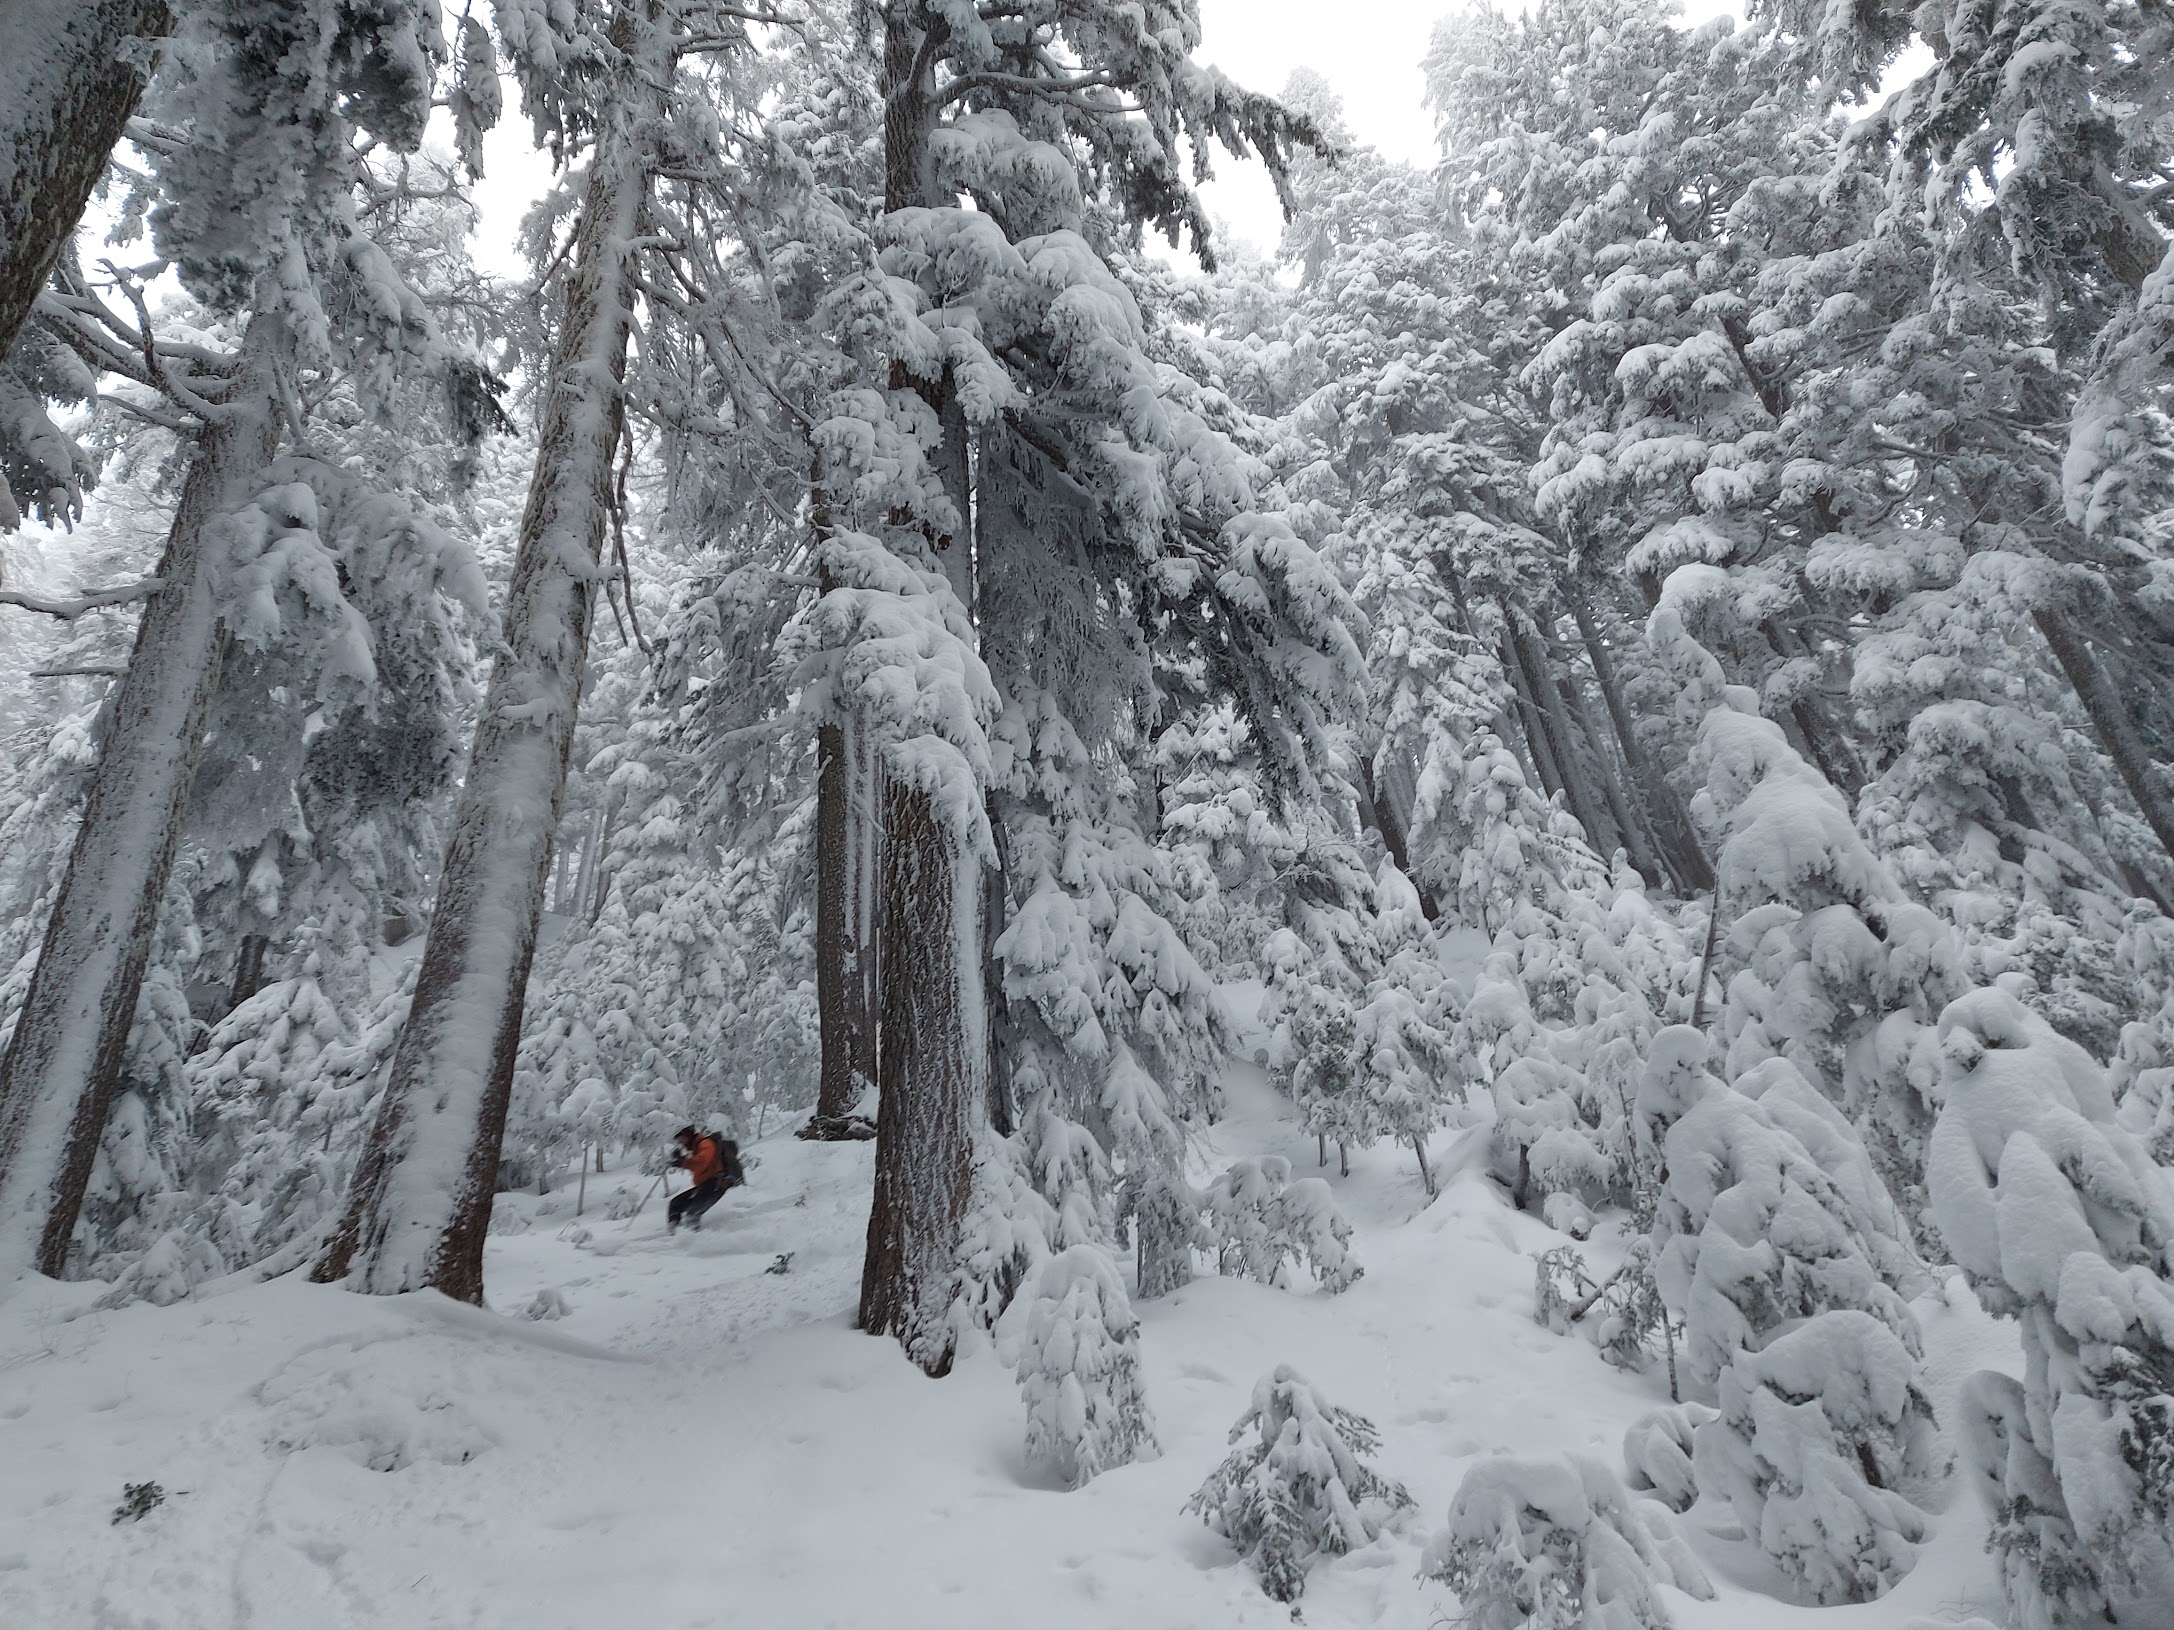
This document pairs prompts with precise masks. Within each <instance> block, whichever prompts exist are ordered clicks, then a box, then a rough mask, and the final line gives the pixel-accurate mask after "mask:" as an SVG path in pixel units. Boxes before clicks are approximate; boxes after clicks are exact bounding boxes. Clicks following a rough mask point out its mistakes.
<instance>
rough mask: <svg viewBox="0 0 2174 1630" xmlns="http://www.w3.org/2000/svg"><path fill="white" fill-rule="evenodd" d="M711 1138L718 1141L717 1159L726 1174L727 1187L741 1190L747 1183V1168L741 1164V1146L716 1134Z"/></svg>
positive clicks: (713, 1133)
mask: <svg viewBox="0 0 2174 1630" xmlns="http://www.w3.org/2000/svg"><path fill="white" fill-rule="evenodd" d="M710 1136H711V1137H713V1138H715V1139H716V1140H717V1159H718V1161H719V1162H720V1165H721V1170H722V1171H723V1173H724V1179H725V1187H726V1188H728V1189H736V1188H739V1187H740V1186H741V1185H742V1184H744V1183H745V1182H746V1181H747V1168H746V1167H745V1166H743V1165H741V1164H740V1146H739V1145H738V1144H737V1143H734V1142H733V1141H732V1140H731V1139H730V1138H728V1137H722V1136H720V1135H719V1134H717V1133H715V1132H712V1133H711V1134H710Z"/></svg>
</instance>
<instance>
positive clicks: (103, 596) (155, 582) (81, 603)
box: [0, 577, 166, 623]
mask: <svg viewBox="0 0 2174 1630" xmlns="http://www.w3.org/2000/svg"><path fill="white" fill-rule="evenodd" d="M165 586H166V584H165V581H164V580H163V579H161V578H156V577H147V578H145V579H144V580H143V581H142V582H140V583H117V584H115V585H114V586H113V587H112V588H110V589H89V590H86V591H85V592H84V593H82V594H78V595H75V596H74V597H72V598H69V599H60V600H56V599H52V598H50V597H48V596H46V595H43V594H26V593H24V592H23V591H22V590H20V589H0V606H17V607H20V608H21V609H22V610H24V611H35V612H37V613H38V614H39V615H40V616H44V617H58V618H59V619H60V620H61V621H62V622H64V623H72V622H74V621H75V620H76V619H77V618H78V617H80V616H82V615H83V614H84V613H85V612H86V611H103V610H104V609H106V608H107V607H108V606H125V605H128V604H129V603H131V602H132V601H136V600H148V599H149V598H150V597H151V596H152V595H154V594H156V593H158V591H159V590H160V589H162V588H164V587H165Z"/></svg>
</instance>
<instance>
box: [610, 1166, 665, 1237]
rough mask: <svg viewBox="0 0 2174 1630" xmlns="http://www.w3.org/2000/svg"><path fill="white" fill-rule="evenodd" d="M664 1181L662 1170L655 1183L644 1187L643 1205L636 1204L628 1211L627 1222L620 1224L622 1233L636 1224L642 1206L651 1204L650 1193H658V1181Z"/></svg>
mask: <svg viewBox="0 0 2174 1630" xmlns="http://www.w3.org/2000/svg"><path fill="white" fill-rule="evenodd" d="M663 1181H664V1173H662V1172H659V1173H657V1177H656V1182H653V1183H651V1184H650V1185H649V1187H648V1188H646V1189H644V1190H643V1191H642V1203H641V1205H638V1206H636V1207H635V1208H634V1209H633V1210H632V1211H630V1212H628V1213H627V1220H626V1221H625V1222H623V1223H621V1224H620V1225H619V1232H620V1233H622V1234H623V1233H625V1232H626V1231H627V1230H628V1229H630V1228H632V1227H633V1226H634V1219H635V1218H637V1217H639V1216H640V1215H641V1214H642V1208H643V1206H646V1205H648V1204H649V1197H650V1195H652V1194H654V1193H656V1192H657V1183H661V1182H663Z"/></svg>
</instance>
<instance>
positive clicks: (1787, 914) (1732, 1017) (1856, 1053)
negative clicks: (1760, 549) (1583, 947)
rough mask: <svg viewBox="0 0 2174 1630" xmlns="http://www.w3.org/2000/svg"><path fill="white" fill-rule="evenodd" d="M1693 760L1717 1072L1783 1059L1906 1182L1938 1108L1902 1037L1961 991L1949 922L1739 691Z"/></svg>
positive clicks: (1711, 716) (1712, 719)
mask: <svg viewBox="0 0 2174 1630" xmlns="http://www.w3.org/2000/svg"><path fill="white" fill-rule="evenodd" d="M1686 569H1688V568H1686ZM1656 615H1659V614H1658V613H1657V614H1656ZM1695 764H1696V767H1697V768H1698V769H1699V770H1701V771H1702V772H1703V774H1704V778H1705V789H1704V790H1703V791H1702V792H1701V793H1700V794H1699V795H1698V797H1697V798H1696V799H1695V800H1694V801H1693V805H1692V810H1693V813H1694V815H1696V816H1697V817H1698V819H1699V820H1700V822H1701V823H1702V824H1704V825H1705V826H1706V827H1707V828H1708V830H1709V831H1710V832H1712V833H1713V834H1714V836H1715V838H1716V839H1717V840H1718V841H1717V843H1716V848H1717V850H1718V854H1717V858H1716V862H1715V868H1716V871H1717V873H1718V875H1719V878H1720V908H1721V911H1722V914H1723V917H1722V920H1723V922H1724V924H1725V925H1726V926H1727V933H1726V936H1725V938H1724V940H1723V948H1724V955H1723V957H1722V959H1721V965H1720V970H1719V971H1720V975H1721V977H1722V978H1723V980H1724V982H1725V989H1726V992H1727V995H1726V999H1725V1000H1724V1002H1723V1004H1722V1009H1721V1015H1720V1024H1721V1034H1722V1037H1723V1041H1724V1046H1725V1051H1726V1059H1727V1064H1726V1072H1725V1073H1726V1074H1727V1075H1728V1076H1729V1077H1730V1078H1731V1079H1732V1080H1733V1079H1735V1078H1736V1077H1738V1076H1740V1075H1742V1074H1743V1073H1744V1072H1745V1071H1747V1070H1749V1069H1751V1068H1752V1067H1753V1066H1754V1065H1756V1064H1758V1063H1759V1062H1760V1061H1762V1060H1764V1059H1768V1058H1785V1059H1787V1060H1789V1061H1790V1062H1791V1063H1792V1064H1794V1065H1795V1066H1796V1067H1797V1068H1798V1069H1799V1070H1801V1071H1802V1072H1803V1074H1804V1075H1805V1077H1806V1078H1807V1079H1808V1080H1810V1081H1812V1082H1813V1083H1814V1084H1816V1085H1817V1086H1818V1087H1819V1088H1820V1089H1821V1090H1822V1091H1823V1092H1825V1093H1826V1094H1827V1095H1828V1096H1829V1097H1830V1098H1832V1099H1833V1100H1834V1101H1835V1102H1836V1103H1837V1104H1839V1105H1841V1106H1842V1108H1843V1109H1844V1110H1845V1111H1846V1112H1847V1113H1848V1114H1849V1115H1850V1116H1851V1118H1852V1119H1853V1120H1855V1121H1856V1122H1857V1124H1858V1126H1859V1127H1860V1128H1861V1129H1863V1131H1864V1133H1865V1135H1866V1137H1867V1139H1868V1141H1870V1142H1871V1143H1872V1145H1873V1147H1874V1148H1875V1150H1876V1151H1877V1152H1878V1153H1879V1155H1880V1157H1881V1160H1882V1163H1883V1167H1884V1171H1885V1176H1886V1178H1887V1180H1888V1182H1889V1184H1890V1185H1891V1186H1893V1185H1902V1186H1909V1185H1914V1183H1915V1182H1916V1179H1917V1175H1918V1172H1919V1170H1920V1169H1921V1167H1922V1165H1923V1160H1924V1140H1925V1135H1926V1133H1927V1132H1928V1131H1929V1130H1930V1127H1931V1123H1932V1106H1931V1104H1930V1102H1929V1101H1928V1099H1927V1098H1926V1096H1925V1090H1924V1089H1925V1087H1926V1085H1927V1083H1926V1082H1925V1081H1924V1080H1923V1079H1922V1077H1921V1075H1919V1074H1917V1073H1913V1072H1912V1071H1911V1070H1910V1069H1909V1068H1908V1067H1907V1066H1908V1060H1909V1058H1910V1053H1911V1050H1910V1048H1909V1046H1908V1039H1909V1034H1910V1033H1915V1032H1921V1031H1922V1030H1923V1029H1924V1028H1925V1027H1927V1026H1929V1025H1930V1024H1931V1022H1932V1020H1933V1017H1934V1015H1935V1014H1936V1013H1937V1012H1938V1011H1939V1008H1940V1006H1941V1004H1942V1003H1944V1002H1946V1001H1948V1000H1949V999H1951V998H1952V997H1954V996H1956V995H1959V994H1960V993H1961V990H1962V969H1961V954H1960V949H1959V947H1958V945H1957V943H1956V940H1955V937H1954V934H1953V933H1952V931H1951V930H1950V929H1949V928H1948V926H1947V925H1946V924H1945V923H1943V922H1942V921H1941V920H1940V919H1939V918H1938V917H1936V916H1934V914H1933V913H1932V912H1931V911H1929V910H1927V909H1926V908H1925V907H1923V906H1920V905H1917V904H1915V903H1913V902H1912V901H1910V900H1909V899H1908V898H1907V897H1906V896H1905V895H1904V894H1903V892H1902V890H1901V887H1900V886H1899V885H1898V884H1897V883H1896V882H1895V880H1894V878H1893V876H1892V875H1891V874H1890V873H1889V872H1888V870H1887V869H1886V867H1884V866H1883V865H1882V864H1881V863H1880V860H1879V857H1878V856H1877V855H1875V854H1874V853H1873V851H1872V849H1871V847H1870V846H1869V845H1868V844H1867V843H1866V842H1865V840H1864V839H1863V837H1862V836H1860V835H1859V833H1858V831H1857V829H1856V827H1855V825H1854V824H1853V823H1852V822H1851V820H1850V815H1849V808H1848V806H1847V804H1846V803H1845V802H1844V801H1843V799H1842V796H1841V794H1840V793H1838V792H1836V791H1835V789H1834V788H1833V786H1832V785H1830V784H1829V783H1828V781H1827V779H1826V777H1825V776H1823V775H1822V774H1820V772H1819V771H1818V770H1817V769H1815V768H1814V767H1813V766H1812V765H1810V764H1808V763H1807V762H1806V761H1805V760H1804V758H1803V757H1802V756H1801V755H1800V754H1799V753H1798V752H1797V751H1796V749H1795V748H1794V747H1792V746H1791V745H1790V744H1789V742H1788V739H1787V738H1786V737H1785V736H1784V735H1783V733H1782V730H1781V727H1780V726H1779V725H1777V724H1775V723H1774V722H1773V721H1772V720H1770V719H1765V718H1761V717H1760V716H1759V715H1758V713H1757V712H1756V711H1755V710H1754V709H1753V707H1752V703H1751V701H1750V699H1749V698H1748V695H1747V694H1745V693H1741V692H1739V691H1737V690H1735V689H1734V688H1732V689H1731V690H1730V691H1729V692H1728V693H1727V694H1726V695H1725V697H1724V699H1723V702H1722V705H1720V706H1718V707H1715V708H1714V709H1713V710H1712V711H1711V712H1710V713H1708V714H1707V716H1706V721H1705V724H1704V726H1703V727H1702V728H1701V730H1700V733H1699V746H1698V751H1697V754H1696V756H1695Z"/></svg>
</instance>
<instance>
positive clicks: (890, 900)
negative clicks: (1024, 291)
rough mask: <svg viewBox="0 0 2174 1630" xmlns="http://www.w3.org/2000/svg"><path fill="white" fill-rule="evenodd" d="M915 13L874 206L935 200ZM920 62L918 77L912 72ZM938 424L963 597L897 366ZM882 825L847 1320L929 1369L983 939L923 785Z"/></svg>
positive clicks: (889, 801) (983, 1091)
mask: <svg viewBox="0 0 2174 1630" xmlns="http://www.w3.org/2000/svg"><path fill="white" fill-rule="evenodd" d="M925 15H926V13H925V11H924V9H923V8H922V7H921V6H919V5H918V4H909V3H907V0H892V3H891V4H890V5H888V6H887V7H886V8H885V16H884V43H883V96H884V121H883V140H884V155H883V159H884V207H885V208H886V209H888V210H899V209H909V208H917V207H942V206H943V205H945V204H946V203H948V202H949V201H950V200H949V198H948V197H947V196H946V195H945V194H944V193H943V191H942V189H941V188H940V187H938V186H937V185H936V184H935V181H934V178H933V175H932V171H931V165H930V139H931V137H932V136H933V134H934V131H935V128H936V124H937V120H938V115H939V113H940V108H939V105H938V104H937V102H936V101H935V99H934V96H933V94H932V92H931V89H930V86H929V83H928V80H927V78H926V75H927V73H928V72H929V68H928V65H927V64H926V63H924V62H923V61H922V56H923V51H922V47H923V45H924V43H925V41H926V35H925V34H924V32H923V30H922V28H921V26H920V23H919V21H918V19H920V18H922V17H923V16H925ZM917 70H918V72H919V75H920V77H917ZM892 384H893V387H894V388H895V389H913V390H916V391H918V392H919V393H920V394H921V396H922V398H923V399H924V400H925V401H926V402H927V403H928V405H929V407H930V408H931V409H932V410H933V411H934V413H935V415H936V417H937V420H938V422H939V423H940V424H941V425H942V426H943V445H941V446H940V447H938V448H935V449H933V450H932V452H931V455H930V463H931V465H932V466H933V468H934V469H935V470H936V472H937V474H938V477H939V479H940V480H941V481H942V482H943V484H944V490H945V493H946V495H947V496H948V497H949V498H950V499H951V501H952V504H953V506H954V507H955V508H956V509H957V511H958V520H959V523H960V524H959V525H958V526H957V527H956V528H955V529H954V530H953V532H952V533H951V534H950V535H949V536H942V537H935V538H932V539H931V540H930V542H931V544H932V545H933V547H934V550H935V553H936V558H937V560H938V561H939V562H940V563H941V565H942V568H943V570H944V572H945V574H946V576H947V577H948V578H949V579H950V581H951V584H952V587H953V590H954V592H956V593H957V594H958V596H959V600H960V603H961V604H962V605H965V606H967V607H972V606H973V604H974V593H973V568H972V560H971V556H972V550H971V547H970V543H969V540H970V539H971V538H972V536H973V533H972V530H971V528H972V524H973V494H972V492H971V490H970V467H969V460H968V448H967V435H966V423H965V418H964V415H963V414H962V413H960V412H959V410H958V405H957V402H956V392H955V390H954V389H953V386H952V381H951V376H950V373H949V371H948V370H946V372H945V374H944V376H943V378H942V380H941V381H939V382H935V383H933V384H932V383H931V382H929V381H926V380H922V379H919V378H917V377H915V376H913V375H911V374H909V373H907V372H906V371H905V370H904V369H903V368H902V367H900V368H894V370H893V377H892ZM880 780H881V783H882V800H881V808H882V810H883V821H882V826H881V830H880V834H879V838H880V849H879V855H878V872H879V875H880V877H881V879H882V887H881V916H880V922H879V925H878V929H877V933H876V944H877V947H878V950H877V963H878V966H877V969H876V978H877V988H878V990H879V992H880V999H879V1001H878V1004H877V1020H876V1090H877V1095H878V1098H879V1100H880V1107H879V1109H878V1111H877V1122H876V1180H875V1196H874V1202H873V1205H872V1207H871V1209H870V1211H869V1215H868V1251H867V1256H866V1258H865V1259H864V1261H863V1263H862V1267H861V1299H860V1327H861V1328H862V1329H863V1330H866V1331H869V1332H870V1333H872V1334H878V1335H892V1336H896V1337H897V1338H898V1340H899V1343H900V1345H902V1346H903V1347H904V1348H905V1349H906V1353H907V1356H908V1357H910V1358H912V1360H913V1361H914V1362H915V1363H916V1364H918V1365H920V1366H921V1368H922V1369H924V1370H926V1371H927V1372H928V1373H929V1374H931V1375H943V1374H945V1373H946V1372H948V1371H949V1369H950V1368H951V1355H952V1345H953V1332H952V1329H951V1324H950V1306H951V1301H952V1298H953V1296H954V1295H955V1293H956V1289H957V1283H958V1267H959V1261H958V1257H959V1250H960V1246H961V1244H962V1238H963V1230H964V1226H965V1218H966V1210H967V1206H968V1204H969V1203H970V1200H971V1195H972V1173H973V1138H974V1128H975V1126H976V1124H977V1123H978V1121H979V1119H980V1117H981V1116H982V1115H984V1114H985V1113H986V1112H987V1108H988V1102H989V1097H988V1095H989V1090H990V1087H989V1080H988V1075H989V1064H990V1061H989V1037H988V1030H987V1023H988V1016H987V1012H986V1006H985V1000H984V998H985V994H986V987H985V984H984V980H985V968H984V948H983V945H982V912H983V907H984V902H983V899H982V892H981V891H982V880H981V877H980V873H979V862H978V860H977V859H976V858H975V857H974V856H973V855H972V853H971V852H970V851H969V850H968V849H967V848H966V846H965V842H964V835H963V834H961V833H959V832H956V831H953V830H951V829H949V828H948V827H947V826H946V824H945V822H944V820H943V819H942V817H941V815H940V814H939V812H938V809H937V806H936V803H935V800H934V798H933V797H932V795H931V794H930V792H929V791H928V790H927V789H925V788H923V787H921V786H919V785H917V784H915V783H914V782H912V781H909V780H907V779H904V778H902V777H900V776H898V775H896V774H894V773H892V772H891V770H890V768H889V766H888V765H886V767H885V769H884V771H883V773H882V774H881V776H880Z"/></svg>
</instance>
